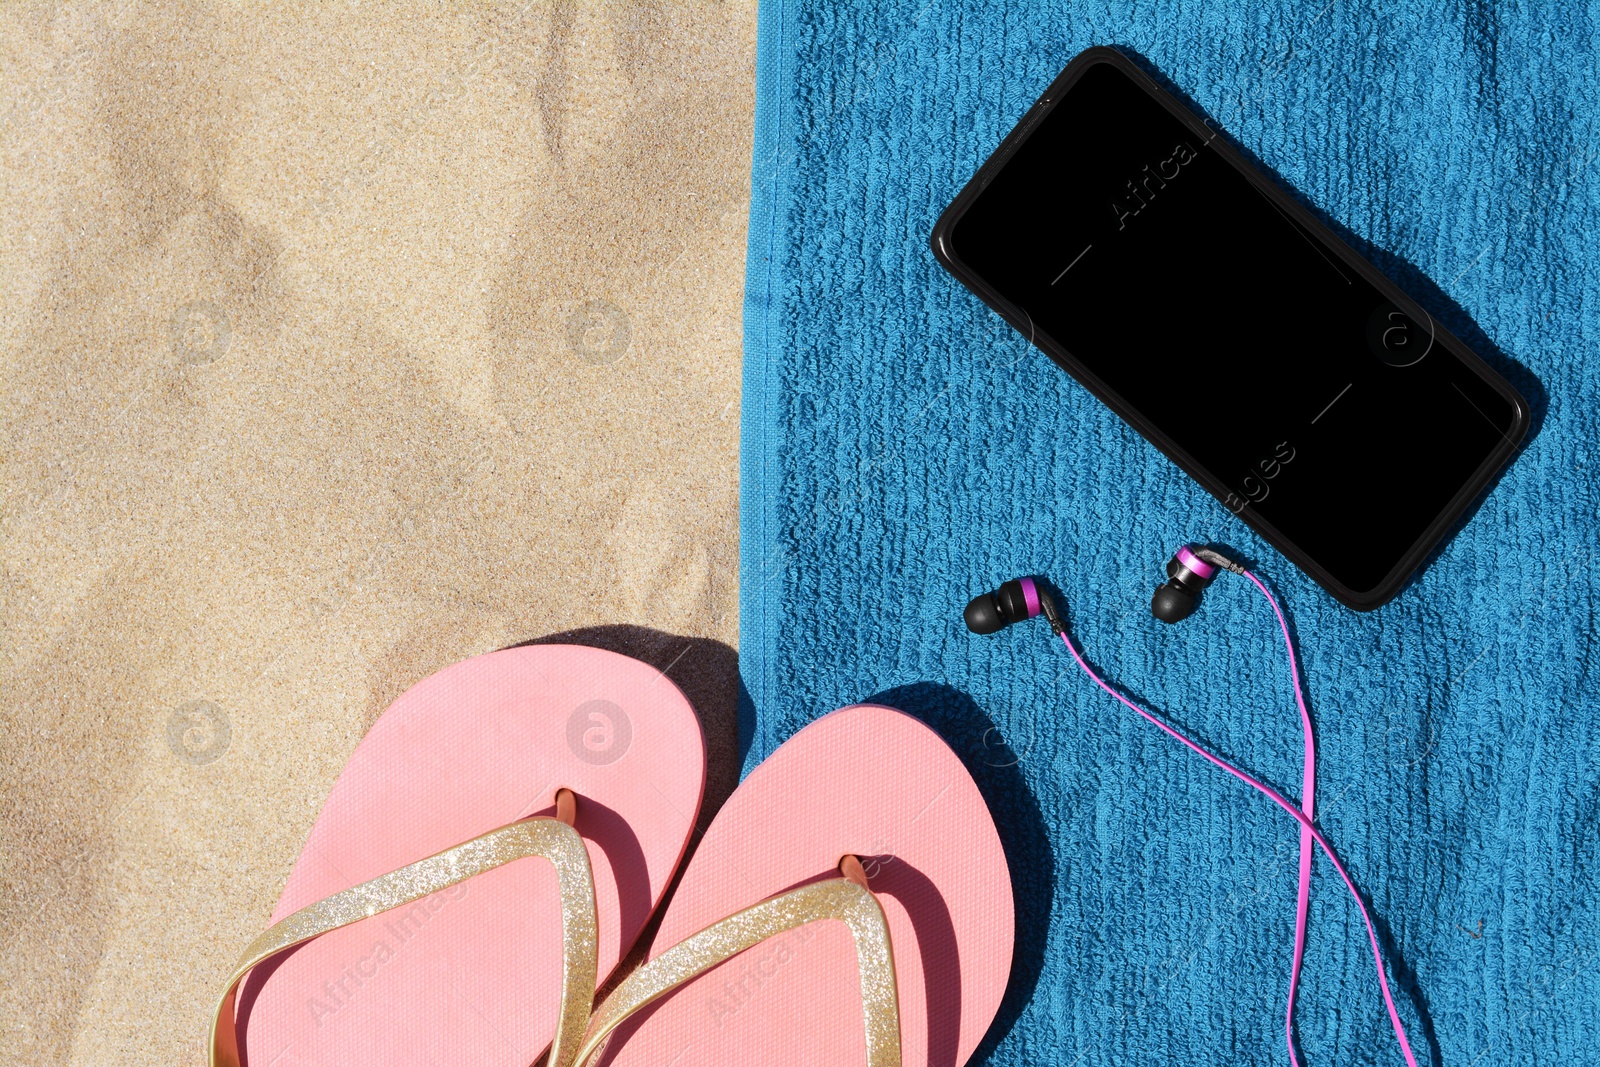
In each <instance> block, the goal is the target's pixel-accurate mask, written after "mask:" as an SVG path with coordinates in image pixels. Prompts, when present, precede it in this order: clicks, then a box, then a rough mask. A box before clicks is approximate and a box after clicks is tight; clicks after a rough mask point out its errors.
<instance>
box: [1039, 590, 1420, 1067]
mask: <svg viewBox="0 0 1600 1067" xmlns="http://www.w3.org/2000/svg"><path fill="white" fill-rule="evenodd" d="M1239 573H1241V574H1243V575H1244V576H1245V577H1246V578H1248V579H1250V581H1251V582H1252V583H1253V584H1254V585H1255V587H1256V588H1257V589H1259V590H1260V591H1261V595H1262V596H1264V597H1266V598H1267V603H1269V604H1271V605H1272V611H1273V614H1275V615H1277V617H1278V626H1279V627H1280V628H1281V629H1282V630H1283V641H1284V644H1285V646H1287V647H1288V649H1289V672H1290V675H1291V676H1292V678H1293V679H1294V698H1295V702H1296V703H1297V704H1299V706H1300V722H1301V725H1302V727H1303V728H1304V730H1305V751H1306V758H1305V796H1304V798H1303V799H1302V801H1301V804H1302V805H1303V810H1302V808H1297V807H1295V806H1294V804H1293V803H1292V802H1291V801H1290V800H1289V799H1288V798H1286V797H1285V796H1284V795H1283V794H1282V793H1279V792H1278V791H1277V790H1276V789H1273V788H1272V787H1271V786H1270V785H1267V784H1266V783H1265V782H1261V781H1258V780H1257V779H1255V778H1253V777H1251V776H1250V775H1248V774H1246V773H1245V772H1244V771H1242V770H1240V769H1239V768H1237V767H1235V766H1234V765H1233V764H1231V763H1229V762H1228V761H1227V760H1225V759H1223V758H1222V757H1220V756H1214V755H1212V754H1211V753H1210V752H1208V751H1206V750H1205V749H1204V748H1201V747H1200V746H1199V745H1198V744H1196V743H1195V742H1193V741H1191V740H1189V739H1188V738H1187V737H1185V736H1184V735H1183V734H1181V733H1179V732H1178V731H1177V730H1176V729H1174V728H1173V727H1171V726H1168V725H1167V724H1166V723H1164V722H1162V721H1161V720H1160V719H1158V718H1156V717H1155V716H1154V715H1152V714H1151V713H1150V712H1148V711H1146V710H1145V709H1143V708H1141V707H1140V706H1139V705H1137V704H1135V703H1134V702H1133V701H1131V700H1129V699H1128V698H1127V697H1125V696H1123V695H1122V694H1121V693H1119V692H1117V691H1116V690H1115V689H1113V688H1112V687H1111V686H1110V685H1109V684H1107V683H1106V681H1105V680H1104V679H1102V678H1101V677H1100V676H1099V675H1098V674H1096V673H1095V672H1094V669H1093V668H1092V667H1090V666H1089V664H1088V663H1087V662H1086V661H1085V660H1084V658H1083V656H1081V655H1079V653H1078V650H1077V649H1076V648H1074V647H1073V644H1072V640H1071V638H1069V637H1068V636H1067V635H1066V634H1065V633H1062V634H1061V643H1062V644H1064V645H1066V646H1067V651H1068V652H1070V653H1072V658H1073V659H1075V660H1077V661H1078V666H1079V667H1081V668H1083V672H1084V673H1085V674H1087V675H1088V676H1089V677H1090V678H1092V679H1094V682H1095V684H1096V685H1098V686H1099V687H1100V688H1101V689H1104V690H1105V691H1106V692H1107V693H1110V694H1111V695H1112V696H1114V697H1116V698H1117V699H1118V700H1120V701H1121V702H1122V703H1123V704H1124V705H1126V706H1127V707H1129V708H1131V709H1132V710H1133V711H1135V712H1137V713H1138V714H1139V715H1140V716H1142V717H1143V718H1144V719H1146V720H1148V721H1149V722H1150V723H1152V724H1154V725H1155V726H1156V727H1157V728H1158V729H1160V730H1161V731H1162V732H1163V733H1166V734H1167V735H1168V736H1170V737H1172V738H1174V739H1175V740H1177V741H1179V742H1181V743H1182V744H1183V745H1184V746H1185V747H1186V748H1188V749H1190V750H1192V751H1193V752H1194V753H1196V754H1197V755H1199V756H1201V757H1203V758H1205V759H1207V760H1209V761H1210V762H1212V763H1214V764H1216V765H1217V766H1218V767H1221V768H1222V769H1223V770H1225V771H1227V772H1228V773H1229V774H1231V775H1233V776H1234V777H1235V778H1238V779H1239V780H1240V781H1242V782H1244V783H1246V784H1247V785H1250V786H1251V787H1252V788H1254V789H1256V790H1258V791H1259V792H1261V793H1263V794H1264V795H1266V796H1267V797H1268V798H1270V799H1271V800H1272V802H1273V803H1275V804H1277V805H1278V806H1279V807H1280V808H1282V809H1283V810H1284V811H1286V812H1288V813H1289V814H1290V815H1291V816H1293V817H1294V820H1295V821H1296V822H1298V823H1299V824H1300V886H1299V894H1298V900H1297V904H1296V909H1295V932H1294V963H1293V966H1292V968H1291V970H1290V975H1289V1007H1288V1012H1287V1018H1286V1021H1285V1030H1286V1034H1287V1037H1288V1041H1289V1059H1290V1062H1291V1063H1293V1064H1294V1065H1295V1067H1299V1062H1300V1061H1299V1060H1298V1059H1297V1058H1296V1057H1295V1052H1294V997H1295V990H1296V988H1297V986H1298V983H1299V980H1300V964H1301V961H1302V959H1303V958H1304V955H1305V944H1306V912H1307V908H1308V906H1309V903H1310V899H1311V897H1310V893H1311V858H1312V855H1313V853H1312V851H1311V843H1312V842H1315V843H1316V844H1317V845H1318V846H1319V847H1321V849H1322V851H1323V853H1324V854H1325V855H1326V856H1327V857H1328V860H1329V862H1331V863H1332V864H1333V867H1334V870H1336V871H1338V872H1339V877H1340V878H1342V879H1344V884H1345V886H1346V887H1347V888H1348V889H1349V890H1350V895H1351V896H1352V897H1354V898H1355V902H1356V907H1357V908H1359V909H1361V918H1362V920H1363V921H1365V922H1366V924H1367V939H1368V940H1369V941H1370V942H1371V943H1372V960H1373V964H1374V965H1375V966H1376V968H1377V971H1378V985H1379V987H1380V988H1382V990H1383V1003H1384V1006H1385V1007H1386V1008H1388V1009H1389V1022H1390V1024H1391V1025H1392V1026H1393V1027H1394V1036H1395V1038H1396V1039H1397V1040H1398V1041H1399V1042H1400V1051H1401V1052H1402V1053H1404V1054H1405V1058H1406V1064H1407V1067H1417V1060H1416V1057H1415V1056H1413V1055H1412V1054H1411V1043H1410V1042H1409V1041H1407V1040H1406V1031H1405V1027H1404V1026H1402V1025H1401V1023H1400V1013H1399V1011H1398V1010H1397V1009H1396V1008H1395V1003H1394V997H1393V996H1392V995H1391V994H1390V992H1389V980H1388V978H1386V977H1385V976H1384V973H1383V953H1382V951H1381V950H1380V949H1379V948H1378V934H1377V931H1376V930H1374V929H1373V926H1372V916H1371V915H1369V914H1368V913H1367V906H1366V904H1365V903H1364V902H1363V901H1362V899H1361V894H1360V893H1359V892H1357V891H1356V885H1355V882H1353V881H1351V879H1350V875H1349V873H1348V872H1346V871H1345V869H1344V864H1342V863H1340V862H1339V857H1338V856H1336V855H1334V852H1333V848H1332V846H1330V845H1329V844H1328V842H1327V840H1326V839H1324V838H1323V836H1322V832H1321V831H1320V830H1318V829H1317V827H1316V824H1315V822H1314V821H1313V819H1314V816H1313V810H1314V805H1313V799H1314V798H1313V794H1314V791H1315V779H1316V748H1315V745H1314V743H1313V740H1312V735H1311V713H1310V712H1309V711H1308V710H1307V709H1306V702H1305V697H1304V695H1303V694H1302V692H1301V688H1300V669H1299V666H1298V664H1297V663H1296V661H1295V655H1294V644H1293V642H1292V641H1291V640H1290V638H1289V624H1288V623H1287V622H1286V621H1285V620H1284V617H1283V612H1282V610H1280V609H1279V607H1278V602H1277V600H1276V599H1275V598H1274V597H1273V595H1272V593H1271V592H1269V591H1268V590H1267V587H1266V586H1265V585H1264V584H1262V582H1261V579H1259V578H1257V577H1256V576H1255V575H1254V574H1251V573H1250V572H1249V571H1247V570H1244V569H1242V568H1241V569H1240V570H1239Z"/></svg>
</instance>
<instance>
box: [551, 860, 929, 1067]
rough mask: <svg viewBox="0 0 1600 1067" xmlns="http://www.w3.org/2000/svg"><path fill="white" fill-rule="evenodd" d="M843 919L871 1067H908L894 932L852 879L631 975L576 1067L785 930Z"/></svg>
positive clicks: (797, 892)
mask: <svg viewBox="0 0 1600 1067" xmlns="http://www.w3.org/2000/svg"><path fill="white" fill-rule="evenodd" d="M822 919H839V920H842V921H843V922H844V924H845V925H846V926H848V927H849V928H850V933H851V934H852V935H853V936H854V937H855V943H856V964H857V967H858V968H859V970H860V972H861V1003H862V1009H863V1013H864V1015H865V1018H866V1035H867V1067H900V1003H899V997H898V994H897V992H896V989H895V978H894V953H893V951H892V950H891V948H890V945H889V924H888V922H887V921H886V920H885V919H884V917H883V908H881V907H880V906H879V905H878V900H877V898H876V897H874V896H873V895H872V892H871V890H869V889H867V888H865V887H864V886H863V885H861V884H859V883H858V882H856V881H853V880H851V879H850V878H848V877H847V878H830V879H828V880H827V881H825V882H813V883H812V884H811V885H808V886H803V887H802V888H800V889H793V890H790V891H789V892H787V893H784V894H781V895H780V896H776V897H773V898H771V899H770V900H764V901H762V902H761V903H760V904H756V905H755V906H753V907H749V908H746V909H744V910H743V911H740V912H736V913H735V914H733V915H730V916H728V917H727V918H726V919H723V920H722V921H720V922H717V923H714V924H712V925H711V926H708V927H706V928H705V929H704V930H701V931H700V932H699V933H697V934H694V935H693V936H691V937H688V938H686V939H685V940H683V941H680V942H679V943H678V944H676V945H674V946H672V947H671V948H669V949H668V950H667V951H666V952H663V953H662V954H661V955H660V956H657V957H656V958H655V959H653V960H651V961H650V962H649V963H647V964H645V965H644V966H643V967H640V968H639V969H638V970H636V971H634V972H633V973H632V974H631V975H629V976H628V977H627V978H626V979H625V980H624V981H623V982H622V984H621V985H619V986H617V988H616V990H615V991H614V992H613V993H612V994H611V995H610V996H609V997H607V998H606V1001H605V1003H604V1004H602V1005H600V1007H599V1008H598V1009H597V1010H596V1011H595V1013H594V1017H593V1018H592V1019H591V1020H590V1022H589V1033H588V1034H587V1035H586V1036H585V1037H584V1041H583V1047H582V1048H581V1049H579V1050H578V1058H577V1060H576V1063H575V1067H586V1065H587V1064H588V1063H589V1062H590V1061H591V1060H592V1059H594V1057H595V1056H596V1055H597V1054H598V1053H599V1052H600V1051H601V1050H602V1049H603V1048H604V1047H605V1043H606V1040H607V1038H609V1037H610V1036H611V1033H612V1031H613V1030H615V1029H616V1028H617V1027H618V1026H619V1025H620V1024H621V1023H622V1021H623V1020H624V1019H626V1018H627V1017H628V1016H630V1015H632V1014H633V1013H634V1012H636V1011H638V1010H639V1009H640V1008H642V1007H644V1006H645V1005H647V1004H650V1003H651V1002H653V1001H655V1000H657V999H659V998H660V997H662V996H665V995H666V994H667V993H669V992H671V991H672V990H674V989H676V988H677V987H678V986H680V985H682V984H683V983H685V982H687V981H689V980H690V979H691V978H694V977H696V976H697V975H700V974H703V973H704V972H706V971H708V970H710V969H711V968H713V967H715V966H717V964H719V963H722V962H723V961H724V960H727V959H730V958H731V957H733V956H736V955H738V954H739V953H741V952H743V951H745V950H746V949H749V948H753V947H755V946H756V945H758V944H760V943H761V942H762V941H764V940H766V939H767V938H769V937H772V936H773V935H775V934H781V933H783V932H784V931H785V930H793V929H795V928H796V927H799V926H804V925H805V924H807V923H813V922H817V921H819V920H822Z"/></svg>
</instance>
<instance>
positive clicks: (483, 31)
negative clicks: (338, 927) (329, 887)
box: [0, 0, 755, 1065]
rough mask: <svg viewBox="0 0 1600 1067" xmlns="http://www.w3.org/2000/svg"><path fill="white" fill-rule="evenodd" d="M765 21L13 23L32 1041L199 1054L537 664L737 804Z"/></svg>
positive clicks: (8, 1045)
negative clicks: (680, 736)
mask: <svg viewBox="0 0 1600 1067" xmlns="http://www.w3.org/2000/svg"><path fill="white" fill-rule="evenodd" d="M754 48H755V8H754V3H753V2H750V0H745V2H729V3H686V2H677V0H675V2H673V3H670V4H668V3H661V4H651V3H640V2H632V3H621V4H608V5H599V4H589V3H563V2H553V3H540V4H527V5H523V6H519V5H517V4H514V3H496V4H469V5H460V6H459V7H456V6H453V5H421V4H403V5H363V6H355V5H350V4H339V5H331V6H327V7H321V6H318V7H311V6H304V7H296V6H287V7H283V6H278V7H270V8H269V7H265V6H263V7H259V8H251V9H248V10H244V9H241V7H240V6H236V5H231V4H200V3H197V4H186V5H166V4H161V5H149V6H143V5H138V4H121V3H118V4H83V5H81V6H76V7H57V6H54V5H50V4H15V5H8V6H6V7H5V8H4V9H3V10H0V64H3V67H0V71H3V73H0V81H3V86H4V92H3V101H0V107H3V108H4V129H3V134H0V161H3V163H0V181H3V182H4V187H5V190H4V202H5V204H6V211H5V213H4V220H3V222H0V287H3V294H0V336H3V345H0V381H3V390H0V415H3V420H4V428H5V438H4V441H5V449H4V459H3V461H0V463H3V465H0V479H3V490H4V497H3V505H0V507H3V511H0V520H3V526H0V531H3V533H0V558H3V564H4V583H3V602H0V606H3V619H0V630H3V638H0V641H3V646H0V648H3V660H0V888H3V892H0V937H3V944H0V1020H3V1026H4V1028H5V1033H4V1037H3V1040H0V1048H3V1050H4V1051H3V1052H0V1059H4V1060H5V1061H7V1062H13V1063H27V1064H65V1063H73V1064H124V1063H126V1064H141V1065H145V1064H152V1063H181V1064H197V1063H200V1062H202V1054H203V1053H202V1044H203V1042H202V1038H203V1035H204V1031H205V1027H206V1025H207V1023H208V1021H209V1019H208V1012H209V1010H210V1007H211V1005H212V1003H213V1001H214V998H215V996H216V995H217V992H218V989H217V985H218V983H219V982H220V980H221V978H222V976H223V975H224V974H225V972H226V970H227V968H228V966H229V965H230V964H231V963H232V961H233V960H234V959H235V957H236V956H237V954H238V953H239V951H240V950H241V949H242V948H243V946H244V945H245V944H246V943H247V942H248V940H249V939H250V938H251V937H253V936H254V935H255V934H256V933H257V932H259V930H260V929H261V928H262V927H263V926H264V924H265V922H266V919H267V916H268V914H269V912H270V911H271V909H272V906H273V903H274V901H275V900H276V899H277V896H278V893H279V891H280V889H281V888H282V885H283V880H284V878H285V876H286V874H287V873H288V870H289V868H290V866H291V864H292V863H293V862H294V859H295V856H296V854H297V853H298V852H299V849H300V847H301V844H302V842H303V841H304V839H305V835H306V833H307V831H308V830H309V828H310V826H311V823H312V820H313V819H314V818H315V816H316V813H317V810H318V808H319V806H320V805H321V803H322V800H323V797H324V796H325V794H326V792H327V790H328V788H329V786H330V785H331V783H332V782H333V780H334V777H335V776H336V775H337V773H338V772H339V769H340V767H341V766H342V765H343V763H344V761H345V760H346V758H347V757H348V756H349V753H350V751H351V750H352V748H353V747H354V746H355V744H356V742H357V740H358V739H359V738H360V737H361V735H362V733H363V732H364V730H365V729H366V728H367V727H368V726H369V725H370V724H371V723H372V721H373V720H374V719H375V717H376V716H377V715H378V713H379V712H380V711H382V710H383V708H384V707H385V706H386V705H387V704H388V703H389V702H390V701H391V700H392V699H393V698H394V697H395V696H396V695H397V694H399V693H400V692H401V691H403V690H404V689H405V688H406V687H407V686H409V685H411V684H412V683H414V682H416V681H417V680H419V679H421V678H423V677H424V676H426V675H427V674H429V673H431V672H433V671H435V670H437V669H439V668H440V667H443V666H445V665H447V664H450V663H452V662H455V661H457V660H460V659H463V658H465V657H468V656H472V655H476V654H479V653H483V652H487V651H491V650H493V649H496V648H501V647H504V646H506V645H511V644H515V643H518V642H522V641H528V640H533V639H539V638H545V637H549V636H550V635H556V634H569V635H571V639H574V640H580V641H584V642H588V643H595V644H600V645H603V646H605V647H610V648H614V649H617V650H619V651H623V652H628V653H630V654H632V655H635V656H638V657H639V658H641V659H645V660H647V661H650V662H652V663H655V664H657V665H658V666H659V667H662V668H665V669H667V670H668V671H669V674H670V676H671V677H672V678H674V680H676V681H677V682H678V684H679V685H680V686H682V687H683V689H684V690H685V692H686V693H688V695H689V696H690V698H691V699H692V700H693V701H694V703H695V705H696V707H697V709H698V710H699V711H700V713H701V716H702V720H703V722H704V724H705V728H706V736H707V741H708V747H709V750H710V756H711V779H710V785H709V789H708V796H707V805H706V809H705V810H706V811H707V812H708V813H709V812H710V811H712V810H714V809H715V807H716V804H717V803H718V802H719V801H720V799H721V797H723V796H725V795H726V794H727V792H728V791H729V790H730V789H731V788H732V785H733V777H734V774H735V758H734V757H735V746H736V738H735V726H734V723H735V701H736V693H737V674H736V662H735V653H734V645H735V642H736V639H737V614H738V613H737V584H736V580H737V569H738V554H737V547H738V522H737V510H738V481H737V461H738V454H737V449H738V426H739V367H740V319H741V316H740V302H741V299H742V284H743V275H744V253H745V232H746V218H747V210H748V205H749V172H750V139H751V128H750V113H751V106H752V91H753V78H754Z"/></svg>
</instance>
